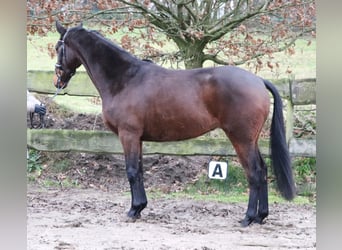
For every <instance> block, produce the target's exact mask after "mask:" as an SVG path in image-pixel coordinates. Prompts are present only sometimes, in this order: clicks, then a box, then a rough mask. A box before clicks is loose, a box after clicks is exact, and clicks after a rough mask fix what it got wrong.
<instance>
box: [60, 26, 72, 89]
mask: <svg viewBox="0 0 342 250" xmlns="http://www.w3.org/2000/svg"><path fill="white" fill-rule="evenodd" d="M66 34H67V33H66ZM66 34H65V35H64V37H63V39H62V40H58V42H57V44H60V45H59V47H61V48H62V52H61V53H62V58H61V60H60V63H59V62H57V63H56V64H55V74H56V76H57V84H58V83H60V81H61V74H59V72H58V71H57V70H60V71H63V72H65V70H64V69H63V66H62V64H61V63H62V61H63V59H64V61H66V53H65V47H64V39H65V37H66ZM75 73H76V71H71V72H70V74H69V76H68V78H69V79H70V78H71V77H73V76H74V75H75ZM63 87H64V85H63V86H61V87H60V88H63ZM57 89H58V88H57Z"/></svg>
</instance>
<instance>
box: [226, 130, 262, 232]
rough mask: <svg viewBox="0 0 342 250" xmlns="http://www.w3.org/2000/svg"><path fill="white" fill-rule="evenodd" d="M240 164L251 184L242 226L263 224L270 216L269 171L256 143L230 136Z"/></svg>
mask: <svg viewBox="0 0 342 250" xmlns="http://www.w3.org/2000/svg"><path fill="white" fill-rule="evenodd" d="M228 136H229V138H230V140H231V142H232V144H233V146H234V148H235V150H236V153H237V155H238V157H239V159H240V162H241V164H242V166H243V168H244V170H245V173H246V176H247V180H248V184H249V201H248V208H247V212H246V216H245V218H244V219H243V220H241V225H242V226H248V225H249V224H251V223H252V222H254V221H255V222H258V223H262V221H263V219H264V218H265V217H266V216H267V215H268V193H267V169H266V165H265V164H264V161H263V160H262V157H261V154H260V152H259V149H258V146H257V143H256V142H253V141H251V140H241V137H236V136H233V135H232V134H228Z"/></svg>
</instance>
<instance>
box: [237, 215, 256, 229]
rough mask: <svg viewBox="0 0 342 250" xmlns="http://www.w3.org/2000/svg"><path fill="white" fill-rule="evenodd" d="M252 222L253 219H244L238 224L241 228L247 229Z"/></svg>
mask: <svg viewBox="0 0 342 250" xmlns="http://www.w3.org/2000/svg"><path fill="white" fill-rule="evenodd" d="M253 221H254V219H252V218H249V217H245V218H244V219H243V220H240V221H239V222H240V225H241V226H242V227H248V226H249V225H250V224H252V222H253Z"/></svg>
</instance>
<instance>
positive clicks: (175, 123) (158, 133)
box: [142, 117, 218, 141]
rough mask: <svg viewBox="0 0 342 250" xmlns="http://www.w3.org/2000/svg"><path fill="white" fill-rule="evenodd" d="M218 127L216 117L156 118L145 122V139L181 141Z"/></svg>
mask: <svg viewBox="0 0 342 250" xmlns="http://www.w3.org/2000/svg"><path fill="white" fill-rule="evenodd" d="M217 127H218V124H217V122H216V121H215V120H214V119H208V118H206V119H204V118H202V119H191V117H187V118H185V119H179V118H178V119H175V120H170V119H164V120H162V119H155V120H154V121H149V122H148V123H147V124H145V127H144V132H143V135H142V140H144V141H179V140H185V139H190V138H195V137H198V136H200V135H203V134H205V133H206V132H209V131H210V130H213V129H215V128H217Z"/></svg>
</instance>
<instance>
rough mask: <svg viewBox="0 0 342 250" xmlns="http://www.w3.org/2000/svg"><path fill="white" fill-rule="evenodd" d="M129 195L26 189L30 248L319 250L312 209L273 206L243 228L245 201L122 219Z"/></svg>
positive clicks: (184, 203)
mask: <svg viewBox="0 0 342 250" xmlns="http://www.w3.org/2000/svg"><path fill="white" fill-rule="evenodd" d="M129 204H130V197H129V196H128V195H127V193H113V192H108V191H103V190H99V189H95V188H93V189H91V188H86V189H76V188H72V189H64V190H63V189H60V188H56V189H45V188H41V187H36V186H33V185H29V186H28V195H27V244H28V248H27V249H29V250H49V249H80V250H88V249H89V250H96V249H99V250H100V249H101V250H102V249H103V250H109V249H202V250H204V249H206V250H208V249H316V210H315V207H314V206H312V205H295V204H292V203H286V204H271V206H270V215H269V217H268V219H267V220H266V223H265V224H263V225H258V224H252V225H251V226H249V227H247V228H242V227H240V225H239V222H238V220H239V219H241V218H242V217H243V216H244V213H245V209H246V206H247V204H231V203H228V204H227V203H218V202H203V201H194V200H190V199H181V198H178V199H152V200H151V199H150V200H149V204H148V206H147V208H146V209H145V210H144V211H143V212H142V218H141V219H140V220H137V221H135V222H131V221H127V218H126V212H127V211H128V208H129Z"/></svg>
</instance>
